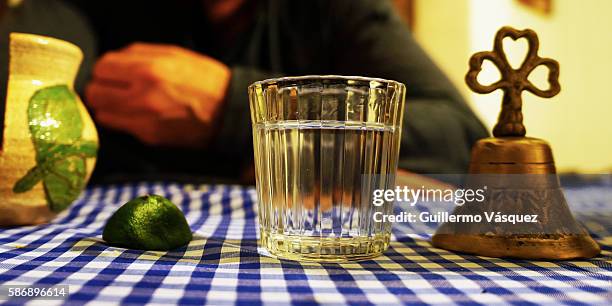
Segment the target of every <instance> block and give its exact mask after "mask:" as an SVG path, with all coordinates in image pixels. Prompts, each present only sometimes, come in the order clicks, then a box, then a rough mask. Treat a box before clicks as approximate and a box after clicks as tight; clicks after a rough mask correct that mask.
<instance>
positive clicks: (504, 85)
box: [465, 27, 561, 137]
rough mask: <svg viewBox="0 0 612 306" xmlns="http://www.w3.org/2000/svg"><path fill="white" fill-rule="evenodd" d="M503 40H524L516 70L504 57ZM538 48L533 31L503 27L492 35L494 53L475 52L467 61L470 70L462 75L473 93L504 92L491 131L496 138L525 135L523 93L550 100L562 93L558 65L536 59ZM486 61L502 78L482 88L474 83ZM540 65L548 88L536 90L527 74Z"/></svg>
mask: <svg viewBox="0 0 612 306" xmlns="http://www.w3.org/2000/svg"><path fill="white" fill-rule="evenodd" d="M505 37H510V38H512V39H513V40H515V41H516V40H517V39H520V38H525V39H527V42H528V44H529V50H528V51H527V56H526V57H525V60H524V61H523V63H522V64H521V66H520V67H519V68H518V69H514V68H512V66H510V63H509V62H508V59H507V58H506V54H505V52H504V47H503V44H502V41H503V39H504V38H505ZM539 46H540V43H539V41H538V35H537V34H536V33H535V32H534V31H533V30H531V29H525V30H522V31H519V30H516V29H513V28H511V27H503V28H501V29H500V30H499V31H497V34H496V35H495V42H494V44H493V51H483V52H478V53H476V54H474V55H472V57H471V58H470V70H469V71H468V73H467V75H466V76H465V82H466V83H467V84H468V86H469V87H470V88H471V89H472V90H473V91H474V92H476V93H480V94H487V93H491V92H493V91H495V90H497V89H501V90H503V91H504V96H503V100H502V110H501V112H500V114H499V118H498V119H497V124H496V125H495V127H494V128H493V135H494V136H495V137H523V136H525V133H526V130H525V126H524V125H523V113H522V106H523V102H522V99H521V93H522V92H523V90H527V91H529V92H531V93H532V94H534V95H536V96H540V97H543V98H550V97H553V96H555V95H556V94H558V93H559V91H560V90H561V86H560V85H559V63H558V62H557V61H555V60H553V59H550V58H541V57H539V56H538V48H539ZM485 60H489V61H491V62H492V63H493V64H494V65H495V66H496V67H497V69H499V72H500V74H501V79H500V80H499V81H497V82H495V83H493V84H490V85H482V84H480V83H479V82H478V80H477V77H478V73H480V71H481V70H482V63H483V61H485ZM540 65H544V66H546V67H547V68H548V83H549V84H550V87H549V88H548V89H547V90H541V89H539V88H537V87H536V86H535V85H533V84H532V83H531V82H530V81H529V79H528V77H529V74H530V73H531V72H532V71H533V70H534V69H535V68H536V67H538V66H540Z"/></svg>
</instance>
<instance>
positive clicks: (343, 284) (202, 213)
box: [0, 183, 612, 305]
mask: <svg viewBox="0 0 612 306" xmlns="http://www.w3.org/2000/svg"><path fill="white" fill-rule="evenodd" d="M147 193H156V194H161V195H165V196H166V197H168V198H170V199H171V200H172V201H173V202H174V203H176V204H177V205H179V206H180V207H181V209H182V210H183V211H184V212H185V215H186V217H187V220H188V222H189V224H190V225H191V228H192V230H193V231H194V240H193V241H192V242H191V243H190V244H189V246H188V247H186V248H182V249H180V250H176V251H172V252H150V251H137V250H127V249H122V248H115V247H110V246H108V245H106V244H104V242H103V241H102V239H101V234H102V228H103V227H104V224H105V222H106V220H107V219H108V218H109V216H110V215H111V214H112V213H113V212H114V211H115V210H116V209H117V208H118V207H119V206H120V205H121V204H122V203H125V202H126V201H128V200H129V199H131V198H133V197H135V196H137V195H142V194H147ZM566 197H567V198H568V202H569V203H570V206H571V207H572V210H573V211H574V213H575V215H576V217H577V219H578V220H580V221H581V222H582V223H583V224H584V225H585V227H586V228H587V229H588V230H589V231H590V232H591V233H592V235H593V236H594V237H595V238H596V239H597V240H598V242H599V243H600V244H601V246H602V250H603V251H602V254H601V255H600V256H599V257H597V258H594V259H591V260H573V261H563V262H543V261H524V260H503V259H496V258H488V257H478V256H470V255H464V254H456V253H452V252H449V251H445V250H441V249H437V248H433V247H432V246H431V245H430V243H429V242H428V240H427V239H428V238H429V237H428V235H426V234H421V235H418V234H416V235H415V234H408V233H407V231H405V230H404V229H403V228H402V227H401V226H395V227H394V229H393V237H392V240H393V242H392V243H391V247H390V249H389V250H388V251H387V252H385V254H384V255H383V256H381V257H378V258H376V259H374V260H368V261H362V262H353V263H347V264H315V263H299V262H293V261H284V260H277V259H274V258H270V257H268V256H265V255H262V254H261V253H262V252H260V251H259V250H258V247H257V235H258V234H257V222H256V207H255V206H256V205H255V203H256V193H255V190H254V189H253V188H252V187H240V186H221V185H216V186H211V185H197V186H194V185H181V184H170V183H140V184H126V185H116V186H98V187H92V188H89V189H87V190H86V191H85V192H84V194H83V195H82V197H81V198H80V199H79V200H78V201H77V202H76V203H75V204H74V205H73V206H72V207H71V208H70V209H69V210H67V211H65V212H63V213H61V214H60V215H59V216H58V217H57V218H56V219H55V220H54V221H53V222H52V223H50V224H46V225H40V226H30V227H15V228H8V229H0V283H3V284H24V285H31V284H37V285H55V284H58V285H69V288H70V295H69V296H68V298H67V300H63V301H61V300H55V301H45V305H52V304H61V303H66V302H68V304H84V303H88V302H93V301H94V300H95V301H98V302H106V303H115V304H116V303H121V304H142V303H150V304H165V305H168V304H179V303H180V304H203V303H210V304H214V305H224V304H236V303H248V304H253V305H256V304H282V305H285V304H289V303H291V304H309V303H312V302H321V303H325V304H346V303H349V304H398V303H414V302H421V303H442V304H449V303H461V304H495V303H538V304H547V303H550V304H557V303H560V302H563V303H567V304H585V303H586V304H604V305H606V304H607V305H609V304H611V303H612V256H611V255H612V235H611V233H610V232H611V228H612V214H610V211H611V209H610V208H611V207H612V186H610V185H609V184H608V185H603V186H587V187H579V188H567V189H566ZM606 210H607V213H602V212H605V211H606ZM0 302H1V301H0ZM5 302H6V303H7V304H11V303H18V301H15V300H9V301H8V302H7V301H5ZM35 302H40V301H29V303H32V304H34V303H35Z"/></svg>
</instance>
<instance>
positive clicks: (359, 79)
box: [249, 74, 406, 89]
mask: <svg viewBox="0 0 612 306" xmlns="http://www.w3.org/2000/svg"><path fill="white" fill-rule="evenodd" d="M307 81H340V82H344V83H346V84H347V85H353V84H350V83H351V82H355V83H361V84H368V85H370V87H372V83H379V84H380V86H374V87H386V86H389V85H391V86H396V87H401V88H405V87H406V85H404V83H402V82H398V81H395V80H389V79H383V78H376V77H364V76H345V75H336V74H329V75H314V74H313V75H303V76H285V77H279V78H270V79H265V80H261V81H257V82H254V83H252V84H251V85H249V89H251V88H255V87H257V86H260V87H267V86H270V85H273V84H280V85H281V86H288V85H299V84H296V83H303V82H307Z"/></svg>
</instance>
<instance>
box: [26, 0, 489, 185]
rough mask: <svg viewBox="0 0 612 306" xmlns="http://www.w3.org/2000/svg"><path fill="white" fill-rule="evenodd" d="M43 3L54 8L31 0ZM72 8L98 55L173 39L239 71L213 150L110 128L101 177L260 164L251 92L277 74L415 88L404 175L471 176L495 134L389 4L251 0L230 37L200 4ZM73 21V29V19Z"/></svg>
mask: <svg viewBox="0 0 612 306" xmlns="http://www.w3.org/2000/svg"><path fill="white" fill-rule="evenodd" d="M26 1H27V0H26ZM39 1H40V2H45V1H41V0H36V1H31V0H30V2H39ZM49 2H51V1H49ZM70 2H71V4H72V5H74V6H75V7H77V8H78V9H79V10H80V11H81V12H82V13H83V14H84V16H86V17H87V18H88V20H89V22H90V24H91V25H92V27H93V31H94V33H93V35H94V37H95V39H96V41H97V44H98V50H97V51H95V52H97V54H98V55H100V54H103V53H104V52H106V51H109V50H114V49H118V48H121V47H124V46H126V45H128V44H129V43H131V42H134V41H145V42H154V43H170V44H176V45H180V46H183V47H187V48H190V49H193V50H195V51H198V52H201V53H203V54H207V55H209V56H212V57H214V58H217V59H218V60H220V61H222V62H223V63H225V64H226V65H228V66H229V67H231V70H232V80H231V84H230V88H229V90H228V93H227V98H226V101H225V105H224V112H223V118H222V120H221V122H222V124H221V126H220V130H219V131H218V134H217V136H216V138H215V140H214V141H213V143H212V144H211V146H210V147H208V148H207V149H206V150H200V151H198V150H184V149H181V150H179V149H174V148H151V147H146V146H144V145H142V144H140V143H139V142H138V141H136V140H135V139H133V138H132V137H130V136H127V135H123V134H121V133H118V132H113V131H108V130H105V129H100V133H101V142H102V143H101V152H100V157H99V163H98V167H97V170H96V172H95V173H94V176H95V177H97V178H106V179H112V180H117V179H121V178H123V179H125V178H130V177H133V176H134V175H135V176H140V175H144V176H146V177H148V178H155V177H157V176H158V175H159V177H161V178H166V179H168V178H170V179H172V178H173V175H172V174H180V175H185V174H190V175H194V176H198V177H202V176H208V177H225V178H228V179H233V178H237V177H238V176H239V175H240V173H241V172H242V171H243V170H244V169H245V168H246V167H247V166H248V165H249V164H251V163H252V159H253V153H252V138H251V137H252V136H251V130H250V128H251V125H250V115H249V106H248V97H247V90H246V89H247V86H248V85H249V84H251V83H252V82H254V81H257V80H262V79H267V78H271V77H277V76H290V75H308V74H340V75H361V76H370V77H379V78H386V79H393V80H397V81H400V82H402V83H404V84H406V88H407V95H406V110H405V115H404V122H403V125H404V130H403V134H402V144H401V153H400V154H401V156H400V164H399V165H400V167H401V168H404V169H408V170H412V171H416V172H421V173H451V172H452V173H457V172H465V171H466V169H467V163H468V161H469V153H470V148H471V146H472V144H473V143H474V142H475V141H476V140H478V139H479V138H482V137H486V136H487V131H486V129H485V128H484V126H483V125H482V124H481V123H480V122H479V121H478V119H477V118H476V117H475V116H474V114H473V112H472V111H471V110H470V109H469V107H468V106H467V104H466V103H465V101H464V100H463V99H462V97H461V96H460V95H459V93H458V92H457V90H456V89H455V88H454V87H453V86H452V84H451V83H450V82H449V80H448V79H447V78H446V77H445V76H444V74H443V73H442V72H441V71H440V69H438V68H437V67H436V66H435V64H434V63H433V62H432V61H431V59H430V58H429V57H428V56H427V55H426V54H425V53H424V52H423V50H422V49H421V48H420V47H419V46H418V44H417V43H416V42H415V40H414V39H413V37H412V35H411V33H410V31H409V30H408V28H407V27H406V25H405V24H404V23H402V21H401V20H400V18H399V17H398V16H397V15H396V14H395V13H394V11H393V9H392V7H391V5H390V3H388V2H387V1H381V0H333V1H330V0H308V1H295V0H260V1H257V0H250V1H249V2H248V5H246V6H245V7H244V8H243V10H244V12H243V13H244V14H245V15H247V16H249V17H250V18H249V19H248V20H249V21H248V25H247V26H246V27H245V29H244V30H243V31H241V32H240V33H239V34H238V35H236V36H235V37H233V38H232V39H230V40H229V41H228V40H227V38H225V37H224V36H223V33H220V32H219V30H214V29H213V26H211V25H210V24H208V23H207V22H206V18H205V16H204V14H203V8H202V7H201V6H200V5H201V4H200V3H201V2H200V0H194V1H189V0H182V1H134V0H132V1H116V0H105V1H88V0H72V1H70ZM72 18H74V16H73V17H72ZM76 19H78V18H76ZM63 24H64V25H66V26H67V29H66V30H69V29H68V26H69V25H70V23H69V22H67V21H65V20H64V21H63ZM70 29H72V30H73V31H74V30H76V29H75V27H74V26H70ZM78 30H82V31H88V29H87V28H86V27H83V28H80V29H78ZM56 36H58V37H63V36H62V35H56ZM66 37H67V36H66ZM82 47H84V48H89V47H90V46H82ZM88 52H89V51H86V53H88ZM449 52H452V50H449ZM466 63H467V59H466ZM87 65H91V62H86V63H85V66H87ZM84 68H85V71H89V70H90V67H84ZM466 69H467V64H466Z"/></svg>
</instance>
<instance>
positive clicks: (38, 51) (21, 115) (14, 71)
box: [0, 33, 98, 225]
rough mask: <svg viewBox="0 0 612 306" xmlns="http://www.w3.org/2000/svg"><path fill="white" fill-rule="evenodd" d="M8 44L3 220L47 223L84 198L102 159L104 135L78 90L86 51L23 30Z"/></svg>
mask: <svg viewBox="0 0 612 306" xmlns="http://www.w3.org/2000/svg"><path fill="white" fill-rule="evenodd" d="M9 47H10V52H9V53H10V60H9V77H8V86H7V93H6V104H5V105H4V120H2V118H0V123H1V122H2V121H4V124H3V125H2V124H0V140H1V142H0V225H24V224H38V223H44V222H47V221H49V220H50V219H51V218H53V217H54V216H55V214H56V213H58V212H60V211H62V210H64V209H66V208H67V207H68V206H69V205H70V204H71V203H72V202H74V201H75V200H76V199H77V198H78V196H79V195H80V193H81V191H82V190H83V189H84V188H85V185H86V184H87V181H88V179H89V176H90V174H91V172H92V171H93V168H94V165H95V161H96V155H97V150H98V134H97V132H96V128H95V126H94V123H93V121H92V120H91V117H90V116H89V114H88V113H87V110H86V109H85V107H84V106H83V103H82V102H81V100H80V99H79V97H78V96H77V94H76V93H75V91H74V89H73V83H74V79H75V77H76V74H77V72H78V69H79V66H80V64H81V60H82V59H83V53H82V52H81V49H79V48H78V47H77V46H75V45H73V44H71V43H68V42H66V41H63V40H59V39H55V38H51V37H44V36H38V35H32V34H22V33H11V35H10V46H9ZM0 103H4V101H0ZM1 107H2V106H1V105H0V108H1ZM1 113H2V112H0V114H1Z"/></svg>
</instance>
